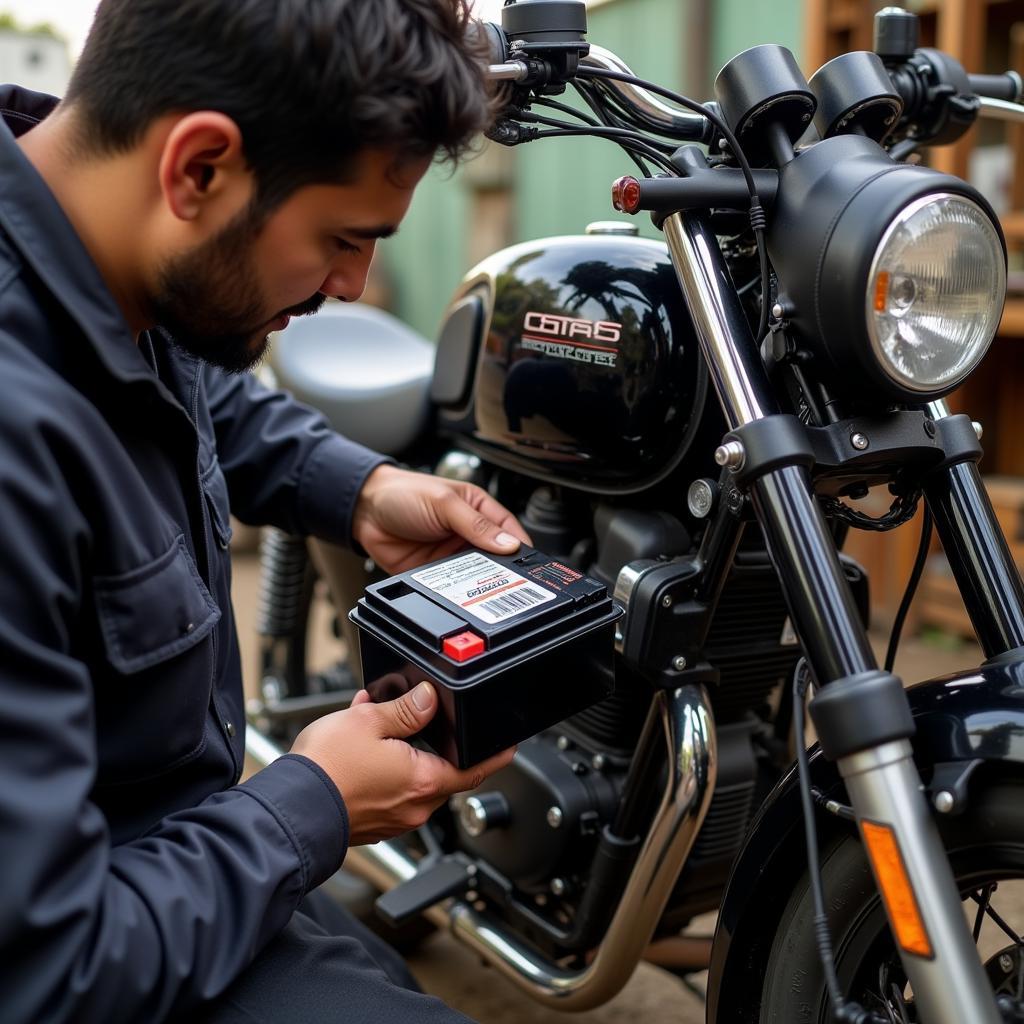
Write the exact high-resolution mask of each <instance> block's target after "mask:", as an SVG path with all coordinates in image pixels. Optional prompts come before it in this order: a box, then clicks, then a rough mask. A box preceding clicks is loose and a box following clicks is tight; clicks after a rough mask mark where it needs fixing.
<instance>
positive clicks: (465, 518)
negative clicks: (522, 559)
mask: <svg viewBox="0 0 1024 1024" xmlns="http://www.w3.org/2000/svg"><path fill="white" fill-rule="evenodd" d="M447 518H448V524H447V525H448V528H449V529H450V530H452V531H453V532H454V533H456V534H458V535H459V536H460V537H462V538H463V539H464V540H467V541H469V543H470V544H472V545H473V546H474V547H479V548H484V549H486V550H488V551H494V552H500V553H501V554H506V555H510V554H514V553H515V552H516V551H517V550H518V549H519V545H520V544H521V543H526V544H528V543H529V542H530V537H529V535H528V534H527V533H526V531H525V530H524V529H523V528H522V527H521V526H520V525H519V523H518V522H517V521H516V518H515V516H513V515H512V513H511V512H509V510H508V509H507V508H505V506H504V505H502V504H501V503H500V502H497V501H495V500H494V499H493V498H492V497H491V496H490V495H489V494H488V493H487V492H486V491H484V490H482V489H481V488H479V487H474V486H473V485H471V484H467V485H464V486H463V487H461V488H458V489H457V490H454V491H453V492H452V498H451V500H450V501H449V502H448V508H447Z"/></svg>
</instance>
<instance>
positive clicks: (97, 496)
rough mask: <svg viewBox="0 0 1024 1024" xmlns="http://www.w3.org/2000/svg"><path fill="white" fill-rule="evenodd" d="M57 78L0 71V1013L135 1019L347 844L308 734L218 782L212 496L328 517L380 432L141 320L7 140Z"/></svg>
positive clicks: (228, 770) (336, 533)
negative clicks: (370, 433)
mask: <svg viewBox="0 0 1024 1024" xmlns="http://www.w3.org/2000/svg"><path fill="white" fill-rule="evenodd" d="M53 102H54V101H53V100H51V99H49V98H47V97H43V96H39V95H37V94H30V93H25V92H22V91H19V90H14V89H10V88H5V89H3V90H0V108H2V110H0V113H2V115H3V118H4V122H5V123H6V127H4V125H0V1019H2V1020H3V1021H4V1024H20V1022H29V1021H31V1022H38V1021H73V1022H75V1024H88V1022H91V1021H102V1022H103V1024H114V1022H115V1021H146V1022H152V1021H158V1020H161V1019H162V1018H163V1017H165V1016H166V1015H167V1014H168V1013H169V1012H170V1011H172V1010H174V1011H179V1010H183V1009H186V1008H188V1007H189V1006H191V1005H194V1004H195V1003H197V1002H198V1001H200V1000H202V999H206V998H210V997H213V996H215V995H216V994H218V993H219V992H221V991H222V990H223V989H224V988H225V987H226V986H227V985H228V984H229V983H230V982H231V981H232V980H233V979H234V978H235V977H236V976H237V975H238V974H239V973H240V972H241V971H242V970H243V969H244V968H245V967H246V966H247V965H248V964H249V962H250V961H251V960H252V958H253V956H254V955H255V954H256V952H257V951H258V950H259V949H260V948H261V947H262V946H263V945H264V944H265V943H266V942H267V941H268V940H269V939H270V938H271V937H272V936H273V935H274V934H275V933H276V932H277V931H278V930H279V929H280V928H281V927H282V926H283V925H284V924H285V923H286V921H287V920H288V918H289V917H290V915H291V914H292V912H293V911H294V909H295V908H296V906H297V905H298V903H299V901H300V900H301V899H302V898H303V896H304V895H305V894H306V893H307V892H308V891H309V890H310V889H312V888H313V887H315V886H316V885H318V884H319V883H320V882H322V881H323V880H324V879H325V878H327V877H328V876H329V875H330V874H331V873H332V872H333V871H335V870H336V869H337V868H338V866H339V865H340V864H341V861H342V859H343V857H344V854H345V849H346V843H347V820H346V815H345V808H344V804H343V803H342V800H341V797H340V795H339V793H338V791H337V789H336V788H335V786H334V785H333V784H332V783H331V781H330V780H329V779H328V778H327V776H326V775H325V774H324V773H323V772H322V771H321V770H320V769H319V768H318V767H317V766H315V765H314V764H313V763H312V762H310V761H308V760H306V759H305V758H301V757H296V756H293V755H289V756H287V757H284V758H283V759H281V760H280V761H278V762H276V763H275V764H273V765H271V766H270V767H269V768H267V769H266V770H264V771H262V772H260V773H259V774H258V775H256V776H254V777H253V778H251V779H249V780H248V781H246V782H244V783H242V784H240V785H239V784H238V779H239V777H240V774H241V770H242V757H243V732H244V712H243V701H242V683H241V670H240V666H239V658H238V644H237V638H236V634H235V628H234V623H233V619H232V614H231V606H230V597H229V585H230V565H229V556H228V551H227V546H228V538H229V525H228V522H229V520H228V509H229V505H230V508H231V509H232V510H233V511H234V512H235V513H236V515H238V516H239V517H240V518H241V519H242V520H244V521H246V522H251V523H272V524H274V525H277V526H280V527H282V528H284V529H286V530H289V531H292V532H296V533H309V534H315V535H317V536H320V537H322V538H324V539H327V540H331V541H335V542H339V543H345V542H348V541H349V539H350V530H351V515H352V509H353V505H354V502H355V498H356V495H357V494H358V491H359V489H360V487H361V486H362V483H363V481H364V480H365V478H366V476H367V474H368V473H369V472H370V471H371V470H372V469H373V468H374V467H375V466H376V465H378V464H379V462H380V461H381V458H380V456H378V455H376V454H374V453H372V452H369V451H367V450H366V449H363V448H361V447H359V446H357V445H354V444H352V443H350V442H348V441H346V440H344V439H342V438H341V437H339V436H338V435H337V434H334V433H332V432H331V430H330V429H329V428H328V426H327V425H326V423H325V422H324V421H323V420H322V419H321V418H320V417H319V416H318V415H317V414H315V413H314V412H312V411H311V410H309V409H307V408H305V407H303V406H301V405H299V404H297V403H296V402H294V401H292V400H291V399H289V398H288V397H286V396H285V395H283V394H281V393H276V392H271V391H268V390H266V389H264V388H263V387H261V386H260V385H259V384H258V383H257V382H256V381H255V380H254V379H253V378H252V377H251V376H250V375H248V374H246V375H241V376H229V375H226V374H224V373H222V372H220V371H218V370H216V369H213V368H211V367H209V366H207V365H205V364H204V363H202V362H200V361H197V360H195V359H193V358H190V357H189V356H187V355H184V354H183V353H181V352H180V351H178V350H176V349H175V348H174V346H173V345H171V344H170V342H169V339H168V338H167V337H166V336H164V335H163V334H161V333H160V332H156V331H154V332H150V333H149V334H148V335H146V336H144V337H143V338H142V339H141V342H140V343H137V341H136V338H134V337H133V336H132V334H131V333H130V331H129V329H128V326H127V323H126V321H125V319H124V317H123V316H122V314H121V312H120V310H119V308H118V306H117V304H116V303H115V301H114V299H113V298H112V296H111V294H110V292H109V291H108V290H107V288H106V287H105V284H104V282H103V280H102V278H101V277H100V274H99V271H98V270H97V268H96V266H95V264H94V263H93V261H92V260H91V258H90V257H89V255H88V253H87V252H86V250H85V248H84V247H83V245H82V243H81V242H80V240H79V239H78V237H77V235H76V234H75V232H74V230H73V228H72V227H71V224H70V223H69V222H68V220H67V218H66V217H65V216H64V214H63V212H62V210H61V208H60V207H59V205H58V204H57V202H56V201H55V199H54V197H53V195H52V193H51V192H50V191H49V189H48V188H47V187H46V185H45V184H44V182H43V180H42V179H41V178H40V177H39V175H38V174H37V173H36V172H35V170H34V169H33V167H32V166H31V164H30V163H29V162H28V161H27V160H26V159H25V157H24V156H23V155H22V153H21V150H20V148H19V147H18V145H17V144H16V142H15V141H14V135H16V134H18V133H20V132H21V131H24V130H26V129H27V128H28V127H30V126H31V125H32V124H33V123H35V121H36V120H37V119H38V118H40V117H43V116H45V115H46V114H47V113H48V112H49V110H50V109H52V105H53ZM12 132H13V135H12Z"/></svg>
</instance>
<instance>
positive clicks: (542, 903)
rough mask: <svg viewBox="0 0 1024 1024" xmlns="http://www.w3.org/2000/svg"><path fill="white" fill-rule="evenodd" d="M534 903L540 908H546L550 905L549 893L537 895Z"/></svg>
mask: <svg viewBox="0 0 1024 1024" xmlns="http://www.w3.org/2000/svg"><path fill="white" fill-rule="evenodd" d="M533 902H534V903H536V904H537V906H538V907H546V906H547V905H548V896H547V893H544V892H539V893H537V895H536V896H534V897H533Z"/></svg>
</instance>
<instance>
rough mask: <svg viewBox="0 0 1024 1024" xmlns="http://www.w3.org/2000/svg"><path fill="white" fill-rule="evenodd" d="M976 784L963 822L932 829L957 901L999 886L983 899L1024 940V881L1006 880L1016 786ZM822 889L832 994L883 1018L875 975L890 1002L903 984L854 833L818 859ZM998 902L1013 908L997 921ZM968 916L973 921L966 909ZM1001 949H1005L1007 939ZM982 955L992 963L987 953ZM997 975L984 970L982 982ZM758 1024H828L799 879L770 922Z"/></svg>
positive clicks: (988, 940) (1018, 830)
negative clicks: (834, 976) (834, 977)
mask: <svg viewBox="0 0 1024 1024" xmlns="http://www.w3.org/2000/svg"><path fill="white" fill-rule="evenodd" d="M978 783H979V785H978V787H977V792H974V793H972V796H971V806H970V807H969V808H968V810H967V811H966V812H965V813H964V814H963V815H961V816H959V817H956V818H947V819H942V820H940V821H939V828H940V832H941V834H942V840H943V844H944V846H945V847H946V850H947V852H948V854H949V858H950V863H951V865H952V868H953V873H954V875H955V877H956V879H957V884H958V885H959V887H960V891H961V893H962V894H963V897H964V899H965V900H970V898H971V896H970V894H971V893H972V892H983V891H984V888H985V887H986V886H988V885H990V884H992V883H1000V882H1001V883H1004V884H1003V891H1002V894H1000V893H999V891H998V890H997V891H996V893H995V894H994V895H993V896H992V907H993V908H994V909H996V911H997V912H998V913H1000V914H1001V915H1002V916H1003V917H1004V918H1006V919H1008V923H1009V924H1010V925H1011V926H1012V927H1013V928H1014V930H1015V931H1016V933H1017V934H1018V935H1020V934H1021V933H1022V932H1024V898H1021V895H1022V894H1024V881H1016V882H1014V881H1013V880H1022V879H1024V779H1016V778H1004V779H992V780H990V781H989V782H988V784H987V785H985V784H984V782H983V780H981V779H979V780H978ZM982 785H984V788H981V787H982ZM822 884H823V887H824V892H825V907H826V910H827V912H828V917H829V924H830V930H831V933H832V945H833V949H834V951H835V957H836V970H837V973H838V976H839V985H840V988H841V989H842V991H843V993H844V995H845V996H846V997H847V998H850V999H853V1000H855V1001H856V1002H858V1003H860V1005H861V1006H863V1007H864V1008H865V1009H867V1010H870V1011H873V1012H875V1013H878V1014H880V1015H881V1016H883V1017H885V1010H884V1008H883V1004H882V995H881V988H882V984H881V983H880V981H879V977H880V975H879V972H880V969H884V970H885V971H886V972H887V983H886V984H885V989H886V994H887V996H888V997H889V1000H890V1002H891V1003H892V1002H895V1000H896V997H895V995H893V994H892V988H893V986H895V987H896V988H898V989H899V990H900V991H901V992H902V991H903V990H904V985H905V980H906V979H905V978H904V976H903V974H902V969H901V967H900V965H899V958H898V956H897V954H896V949H895V944H894V942H893V939H892V936H891V934H890V932H889V927H888V924H887V922H886V920H885V914H884V911H883V908H882V904H881V899H880V897H879V895H878V890H877V889H876V888H875V883H874V878H873V877H872V874H871V869H870V867H869V866H868V862H867V859H866V857H865V855H864V852H863V848H862V846H861V843H860V839H859V836H858V835H857V834H856V833H854V832H852V831H851V832H850V833H848V834H845V835H843V836H840V837H839V838H837V839H836V840H834V841H833V842H832V843H831V844H830V845H829V846H828V847H827V848H826V849H824V850H823V852H822ZM1008 890H1009V892H1008ZM1001 899H1002V900H1004V901H1005V900H1007V899H1010V900H1012V901H1013V903H1014V904H1016V905H1015V906H1012V907H1011V908H1010V910H1009V911H1006V912H1004V908H1003V907H1001V906H1000V900H1001ZM971 910H972V916H973V912H974V910H975V907H974V905H973V904H972V905H971ZM989 923H990V922H989V919H988V918H986V919H985V928H986V932H985V933H984V934H983V941H984V948H986V949H989V950H991V948H992V946H993V941H992V940H993V936H991V935H989V933H988V927H989ZM999 935H1002V933H1001V932H1000V933H999ZM1003 942H1004V943H1005V944H1006V945H1007V946H1010V945H1011V942H1010V939H1009V938H1008V937H1006V938H1004V939H1003ZM995 944H996V945H998V942H996V943H995ZM986 955H987V956H988V957H989V959H991V960H997V959H998V958H996V957H994V956H993V955H992V953H991V952H989V953H988V954H986ZM998 973H999V972H998V969H996V968H994V967H993V965H992V964H989V974H990V978H992V977H993V976H994V974H998ZM1014 974H1016V968H1015V970H1014ZM998 980H999V979H995V980H994V984H995V983H997V982H998ZM998 990H999V991H1009V990H1008V989H1004V988H1000V989H998ZM906 995H907V996H908V1004H907V1019H908V1020H909V1021H912V1022H916V1021H917V1016H916V1015H915V1013H914V1008H913V1000H912V995H911V994H910V993H906ZM1014 995H1015V996H1017V995H1019V993H1014ZM896 1019H897V1020H899V1019H900V1018H899V1017H898V1016H897V1017H896ZM759 1020H760V1024H796V1022H799V1024H830V1022H831V1021H832V1020H833V1017H832V1015H831V1013H830V1011H829V1006H828V998H827V992H826V988H825V977H824V972H823V970H822V967H821V961H820V958H819V956H818V948H817V944H816V942H815V940H814V906H813V900H812V897H811V892H810V883H809V880H808V877H807V875H806V874H805V875H804V876H803V879H802V881H801V883H800V885H799V886H798V887H797V889H796V891H795V892H794V893H793V895H792V897H791V898H790V900H789V903H788V904H787V905H786V908H785V910H784V911H783V913H782V915H781V917H780V919H779V927H778V931H777V932H776V936H775V940H774V942H773V944H772V949H771V953H770V954H769V957H768V963H767V968H766V972H765V979H764V987H763V991H762V1002H761V1012H760V1018H759Z"/></svg>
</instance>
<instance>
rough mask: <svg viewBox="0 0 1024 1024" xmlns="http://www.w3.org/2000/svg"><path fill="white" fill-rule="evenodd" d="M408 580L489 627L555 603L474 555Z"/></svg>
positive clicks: (543, 592) (546, 593) (547, 593)
mask: <svg viewBox="0 0 1024 1024" xmlns="http://www.w3.org/2000/svg"><path fill="white" fill-rule="evenodd" d="M412 578H413V579H414V580H416V581H417V582H418V583H422V584H423V586H425V587H428V588H429V589H430V590H432V591H434V593H435V594H440V595H441V597H443V598H445V600H447V601H451V602H452V604H457V605H458V606H459V607H460V608H462V609H463V610H465V611H466V612H468V613H469V614H470V615H473V616H474V617H476V618H478V619H480V620H481V621H482V622H486V623H488V624H489V625H494V624H495V623H497V622H502V621H504V620H505V619H511V618H512V617H513V616H516V615H522V614H523V613H524V612H528V611H530V610H531V609H533V608H536V607H537V606H538V605H542V604H544V603H545V602H547V601H553V600H554V599H555V595H554V594H552V593H551V592H550V591H549V590H544V589H543V588H541V587H538V586H535V585H534V584H532V583H531V582H530V580H528V579H526V577H525V576H520V575H519V574H518V573H515V572H512V570H511V569H506V568H505V566H503V565H499V564H498V563H497V562H493V561H491V559H489V558H486V557H485V556H484V555H481V554H480V553H479V552H476V551H473V552H470V553H469V554H468V555H462V556H461V557H459V558H453V559H452V560H451V561H448V562H442V563H441V564H440V565H432V566H431V567H430V568H429V569H423V570H422V571H420V572H414V573H413V574H412Z"/></svg>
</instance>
